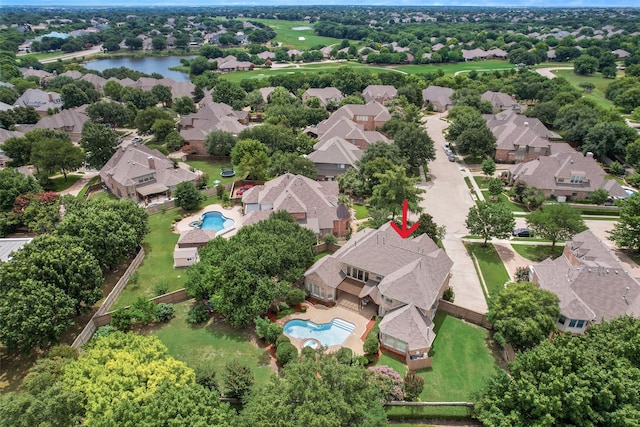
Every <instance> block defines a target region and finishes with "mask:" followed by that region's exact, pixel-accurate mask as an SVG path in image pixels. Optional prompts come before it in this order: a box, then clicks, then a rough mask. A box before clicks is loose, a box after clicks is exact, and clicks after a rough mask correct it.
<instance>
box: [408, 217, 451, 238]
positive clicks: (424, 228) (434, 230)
mask: <svg viewBox="0 0 640 427" xmlns="http://www.w3.org/2000/svg"><path fill="white" fill-rule="evenodd" d="M445 233H446V228H445V226H444V225H441V226H439V225H438V224H436V223H435V222H434V221H433V217H432V216H431V215H429V214H428V213H426V212H423V213H422V214H420V217H419V218H418V228H416V230H415V231H414V232H413V235H414V236H419V235H421V234H426V235H427V236H429V237H430V238H431V240H433V241H434V242H436V243H438V241H439V240H442V239H443V238H444V235H445Z"/></svg>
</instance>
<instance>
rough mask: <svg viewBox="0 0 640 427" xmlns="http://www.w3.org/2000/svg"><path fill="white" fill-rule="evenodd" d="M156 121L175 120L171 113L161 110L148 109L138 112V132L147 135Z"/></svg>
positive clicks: (136, 122) (136, 121)
mask: <svg viewBox="0 0 640 427" xmlns="http://www.w3.org/2000/svg"><path fill="white" fill-rule="evenodd" d="M156 120H173V118H172V117H171V115H170V114H169V113H167V112H166V111H164V110H162V109H160V108H155V107H148V108H146V109H144V110H141V111H138V114H136V119H135V124H136V128H138V132H140V133H146V132H148V131H150V130H151V127H153V124H154V123H155V122H156Z"/></svg>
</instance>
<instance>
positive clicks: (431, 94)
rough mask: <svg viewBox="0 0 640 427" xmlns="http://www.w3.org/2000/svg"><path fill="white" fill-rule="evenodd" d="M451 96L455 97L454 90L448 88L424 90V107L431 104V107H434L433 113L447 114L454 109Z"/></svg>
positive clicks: (432, 87) (434, 87)
mask: <svg viewBox="0 0 640 427" xmlns="http://www.w3.org/2000/svg"><path fill="white" fill-rule="evenodd" d="M451 95H453V89H450V88H448V87H442V86H429V87H428V88H426V89H423V90H422V100H423V101H424V105H427V104H429V103H431V105H433V111H437V112H439V113H442V112H445V111H447V110H448V109H450V108H451V107H453V101H452V100H451Z"/></svg>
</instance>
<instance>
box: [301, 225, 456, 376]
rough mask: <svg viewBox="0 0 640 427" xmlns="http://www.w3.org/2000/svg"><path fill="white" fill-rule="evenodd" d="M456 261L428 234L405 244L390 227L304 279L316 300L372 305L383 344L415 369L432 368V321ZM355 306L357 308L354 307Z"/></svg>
mask: <svg viewBox="0 0 640 427" xmlns="http://www.w3.org/2000/svg"><path fill="white" fill-rule="evenodd" d="M452 266H453V261H452V260H451V258H449V257H448V256H447V254H446V253H445V252H444V251H443V250H442V249H440V248H439V247H438V246H437V245H436V244H435V243H434V242H433V240H431V239H430V238H429V236H427V235H426V234H422V235H420V236H416V237H413V238H411V237H410V238H407V239H403V238H401V237H400V236H399V235H398V233H396V231H395V230H394V229H393V228H392V227H391V226H390V225H389V224H386V225H384V226H382V227H380V229H378V230H374V229H370V228H365V229H363V230H361V231H359V232H358V233H356V234H355V235H353V236H352V237H351V239H350V240H349V241H348V242H347V243H346V244H345V245H344V246H343V247H341V248H340V249H339V250H338V251H336V252H335V253H334V254H333V255H329V256H326V257H324V258H322V259H320V260H318V261H317V262H316V263H315V264H314V265H313V266H311V268H309V270H307V271H306V272H305V274H304V284H305V288H306V289H307V291H308V292H309V293H310V294H311V296H312V297H313V298H315V299H318V300H320V301H323V302H327V303H336V304H338V305H344V306H346V307H349V306H351V307H354V306H355V307H356V310H358V309H362V308H363V307H364V306H367V309H368V308H369V307H368V306H370V305H372V306H373V307H375V308H376V310H375V311H376V312H377V314H378V315H380V316H383V319H382V321H381V322H380V343H381V345H382V346H383V347H385V348H386V349H389V350H391V351H393V352H396V353H399V354H401V355H403V356H404V357H405V358H406V362H407V365H408V366H409V367H410V368H411V369H420V368H425V367H429V366H431V359H430V358H429V357H428V354H429V351H430V350H431V345H432V343H433V340H434V339H435V333H434V332H433V326H434V325H433V318H434V316H435V314H436V309H437V308H438V301H439V300H440V298H442V295H443V293H444V291H445V290H446V289H447V287H448V286H449V279H450V277H451V267H452ZM354 304H355V305H354Z"/></svg>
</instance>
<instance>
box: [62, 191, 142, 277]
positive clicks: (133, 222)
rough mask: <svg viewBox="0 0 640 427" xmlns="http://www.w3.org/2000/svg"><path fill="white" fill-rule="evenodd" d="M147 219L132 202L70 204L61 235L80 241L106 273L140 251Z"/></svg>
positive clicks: (90, 201)
mask: <svg viewBox="0 0 640 427" xmlns="http://www.w3.org/2000/svg"><path fill="white" fill-rule="evenodd" d="M147 220H148V216H147V213H146V212H145V211H144V209H142V208H140V207H138V206H137V205H136V204H135V203H134V202H132V201H131V200H88V201H86V202H85V201H79V202H78V203H76V204H73V205H67V211H66V214H65V217H64V219H63V221H62V222H61V223H60V225H59V226H58V228H56V230H55V234H58V235H70V236H76V237H79V238H80V241H81V245H82V247H83V248H84V249H85V250H86V251H88V252H90V253H91V254H93V256H94V257H95V258H96V259H97V260H98V261H99V262H100V266H101V267H102V269H103V270H110V269H112V268H115V267H116V266H117V265H118V264H119V263H120V262H122V261H123V260H124V258H125V257H126V256H127V255H130V254H133V253H135V252H136V250H137V249H138V246H139V245H140V243H141V242H142V239H143V237H144V235H145V234H146V233H147V232H148V229H147Z"/></svg>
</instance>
